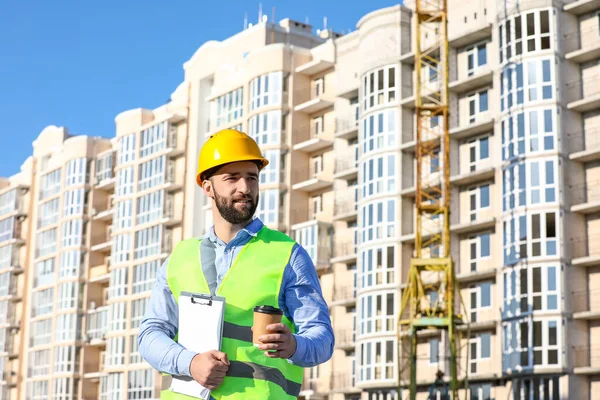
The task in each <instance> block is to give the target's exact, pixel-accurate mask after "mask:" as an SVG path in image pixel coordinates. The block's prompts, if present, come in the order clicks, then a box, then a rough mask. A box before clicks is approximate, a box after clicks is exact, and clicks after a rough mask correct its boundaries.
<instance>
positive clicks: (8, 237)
mask: <svg viewBox="0 0 600 400" xmlns="http://www.w3.org/2000/svg"><path fill="white" fill-rule="evenodd" d="M10 218H13V219H14V218H15V217H10ZM0 243H1V244H2V245H5V244H13V245H16V246H22V245H24V244H25V240H23V239H22V238H21V222H20V221H19V220H17V219H14V222H13V229H12V232H11V231H8V234H7V232H6V231H5V232H3V234H2V236H0Z"/></svg>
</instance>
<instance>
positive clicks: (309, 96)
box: [294, 88, 333, 114]
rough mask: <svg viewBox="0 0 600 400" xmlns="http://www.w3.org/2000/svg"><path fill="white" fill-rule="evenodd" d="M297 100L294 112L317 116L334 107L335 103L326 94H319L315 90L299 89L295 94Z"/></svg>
mask: <svg viewBox="0 0 600 400" xmlns="http://www.w3.org/2000/svg"><path fill="white" fill-rule="evenodd" d="M294 98H295V99H296V100H297V101H296V103H297V105H296V107H294V111H297V112H302V113H306V114H315V113H318V112H321V111H324V110H326V109H328V108H331V107H333V101H332V100H331V99H329V96H327V95H326V93H323V92H318V91H316V90H315V89H314V88H304V89H298V90H296V91H295V92H294Z"/></svg>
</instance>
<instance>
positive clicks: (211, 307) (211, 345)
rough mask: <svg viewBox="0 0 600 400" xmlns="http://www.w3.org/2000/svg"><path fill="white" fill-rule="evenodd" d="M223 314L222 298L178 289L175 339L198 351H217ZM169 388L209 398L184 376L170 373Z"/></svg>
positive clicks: (223, 300)
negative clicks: (177, 324)
mask: <svg viewBox="0 0 600 400" xmlns="http://www.w3.org/2000/svg"><path fill="white" fill-rule="evenodd" d="M224 317H225V298H224V297H220V296H211V295H209V294H201V293H190V292H181V294H180V295H179V330H178V340H177V341H178V342H179V343H180V344H181V345H182V346H183V347H185V348H186V349H188V350H191V351H194V352H197V353H204V352H206V351H210V350H219V351H220V350H221V339H222V336H223V319H224ZM171 390H172V391H174V392H177V393H181V394H185V395H187V396H192V397H196V398H200V399H204V400H207V399H209V398H210V390H209V389H207V388H205V387H204V386H202V385H200V384H199V383H198V382H196V381H195V380H194V379H192V378H190V377H187V376H185V377H184V376H173V380H172V382H171Z"/></svg>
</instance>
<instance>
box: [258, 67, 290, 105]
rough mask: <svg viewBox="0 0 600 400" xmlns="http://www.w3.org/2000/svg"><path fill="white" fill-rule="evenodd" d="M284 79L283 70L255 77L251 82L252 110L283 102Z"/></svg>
mask: <svg viewBox="0 0 600 400" xmlns="http://www.w3.org/2000/svg"><path fill="white" fill-rule="evenodd" d="M282 81H283V74H282V72H281V71H276V72H271V73H268V74H265V75H261V76H259V77H256V78H254V79H253V80H252V81H251V82H250V111H253V110H256V109H257V108H260V107H264V106H269V105H277V104H281V94H282Z"/></svg>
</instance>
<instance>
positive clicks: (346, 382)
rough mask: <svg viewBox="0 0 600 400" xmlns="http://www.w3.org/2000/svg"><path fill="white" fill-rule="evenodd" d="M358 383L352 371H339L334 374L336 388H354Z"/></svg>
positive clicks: (334, 386)
mask: <svg viewBox="0 0 600 400" xmlns="http://www.w3.org/2000/svg"><path fill="white" fill-rule="evenodd" d="M355 385H356V378H355V377H354V376H353V375H352V374H350V373H343V372H338V373H334V374H333V388H334V389H336V390H347V389H352V388H354V386H355Z"/></svg>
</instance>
